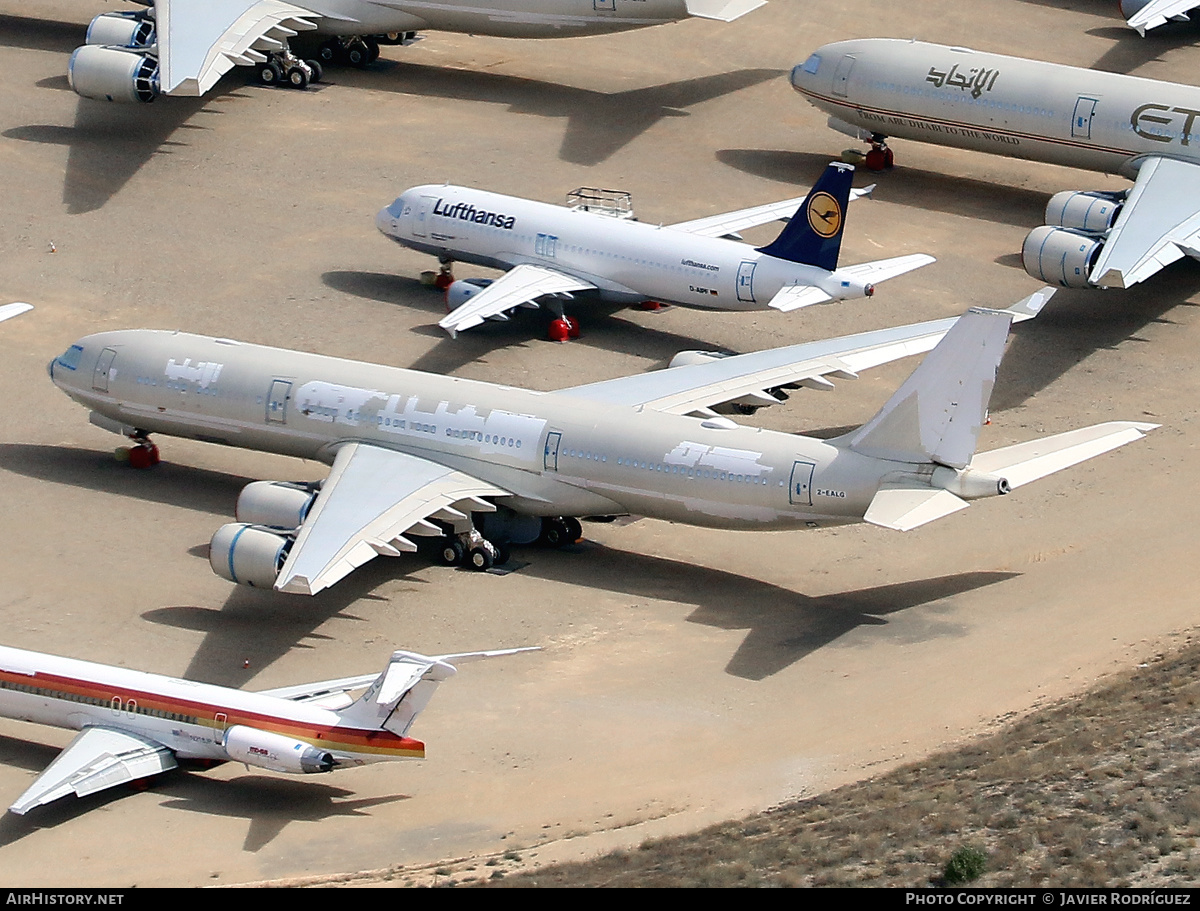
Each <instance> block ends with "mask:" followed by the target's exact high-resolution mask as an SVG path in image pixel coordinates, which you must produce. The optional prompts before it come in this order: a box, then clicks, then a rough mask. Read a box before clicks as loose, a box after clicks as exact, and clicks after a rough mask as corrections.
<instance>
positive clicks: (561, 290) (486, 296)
mask: <svg viewBox="0 0 1200 911" xmlns="http://www.w3.org/2000/svg"><path fill="white" fill-rule="evenodd" d="M595 287H596V286H595V285H593V284H592V283H591V282H586V281H584V280H583V279H579V278H575V277H574V276H573V275H567V274H566V273H565V272H556V271H555V270H554V269H547V268H545V267H543V266H534V265H530V264H528V263H523V264H521V265H519V266H514V267H513V268H512V269H509V270H508V271H507V272H505V273H504V275H502V276H500V278H498V279H496V280H495V281H494V282H492V283H491V284H490V285H488V286H487V287H486V288H483V289H482V290H481V291H479V292H478V293H476V294H474V295H472V296H471V297H469V298H467V300H466V302H465V303H464V304H463V305H462V306H461V307H458V308H457V309H455V310H451V311H450V312H449V313H447V314H446V317H445V319H443V320H442V321H441V322H440V323H438V325H439V326H441V327H442V328H443V329H445V330H446V331H447V332H449V333H450V337H451V338H453V337H454V336H455V335H456V334H458V333H459V332H461V331H462V330H463V329H470V328H471V327H472V326H478V325H479V324H480V323H482V322H483V321H484V320H485V319H487V318H488V317H489V316H499V315H500V314H503V313H506V312H507V311H509V310H511V309H513V307H519V306H521V304H529V303H532V302H534V301H535V300H537V299H538V298H539V297H542V296H543V295H545V294H566V293H568V292H571V291H587V290H591V289H593V288H595Z"/></svg>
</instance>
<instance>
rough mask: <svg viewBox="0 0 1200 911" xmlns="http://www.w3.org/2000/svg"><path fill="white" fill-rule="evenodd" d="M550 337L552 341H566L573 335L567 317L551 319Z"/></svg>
mask: <svg viewBox="0 0 1200 911" xmlns="http://www.w3.org/2000/svg"><path fill="white" fill-rule="evenodd" d="M548 337H549V339H550V341H552V342H565V341H566V340H567V339H568V338H570V337H571V326H570V324H569V323H568V322H567V321H566V320H565V319H556V320H551V321H550V329H549V332H548Z"/></svg>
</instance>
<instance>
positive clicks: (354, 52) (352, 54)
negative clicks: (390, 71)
mask: <svg viewBox="0 0 1200 911" xmlns="http://www.w3.org/2000/svg"><path fill="white" fill-rule="evenodd" d="M368 56H369V54H368V53H367V49H366V47H364V46H363V45H361V44H356V45H353V46H351V47H348V48H346V62H347V63H348V64H350V65H351V66H356V67H359V68H362V67H364V66H366V65H367V64H368V63H370V62H371V61H370V60H368V59H367V57H368Z"/></svg>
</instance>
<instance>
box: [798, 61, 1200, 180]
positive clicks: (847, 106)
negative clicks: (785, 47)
mask: <svg viewBox="0 0 1200 911" xmlns="http://www.w3.org/2000/svg"><path fill="white" fill-rule="evenodd" d="M791 79H792V85H793V87H794V88H795V89H796V90H797V91H798V92H800V93H801V94H802V95H804V97H805V98H807V99H808V100H809V101H810V102H812V104H814V105H815V106H816V107H818V108H820V109H821V110H822V111H825V112H827V113H828V114H830V115H831V116H832V117H834V118H836V119H837V120H839V121H842V122H843V123H845V124H849V125H850V126H852V127H858V128H861V129H864V130H868V131H870V132H872V133H876V134H879V135H881V136H885V137H900V138H903V139H914V140H917V141H920V142H931V143H936V144H938V145H947V146H954V147H957V148H963V149H973V150H975V151H979V152H990V153H992V154H997V155H1008V156H1010V157H1013V158H1025V159H1029V160H1032V161H1044V162H1050V163H1052V164H1061V165H1067V166H1068V167H1075V168H1084V169H1086V170H1091V171H1101V172H1104V173H1109V174H1121V175H1123V176H1125V177H1130V178H1132V177H1133V176H1134V174H1135V173H1136V171H1137V167H1138V165H1139V163H1140V160H1141V159H1142V158H1144V157H1146V156H1155V157H1167V158H1179V159H1183V160H1187V161H1200V121H1198V119H1197V118H1198V117H1200V88H1196V87H1193V86H1189V85H1180V84H1177V83H1171V82H1158V81H1155V80H1152V79H1142V78H1139V77H1136V76H1124V75H1120V74H1117V73H1104V72H1099V71H1097V70H1088V69H1081V68H1079V67H1073V66H1063V65H1061V64H1056V63H1045V62H1043V61H1038V60H1025V59H1023V58H1020V57H1007V56H1003V55H1000V54H986V53H981V52H979V51H973V50H969V49H966V48H956V47H945V46H942V45H937V44H926V43H923V42H919V41H904V40H897V39H890V38H867V39H860V40H854V41H839V42H836V43H834V44H827V45H825V46H824V47H821V48H819V49H818V50H817V51H816V52H814V53H813V54H812V55H811V56H810V57H809V58H808V60H807V61H806V62H805V63H801V64H799V65H798V66H796V67H795V68H794V69H793V70H792V76H791Z"/></svg>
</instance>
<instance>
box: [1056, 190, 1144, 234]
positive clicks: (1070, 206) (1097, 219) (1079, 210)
mask: <svg viewBox="0 0 1200 911" xmlns="http://www.w3.org/2000/svg"><path fill="white" fill-rule="evenodd" d="M1124 203H1125V194H1124V193H1079V192H1076V191H1074V190H1064V191H1063V192H1062V193H1055V194H1054V195H1053V196H1051V197H1050V202H1048V203H1047V204H1046V224H1047V225H1050V226H1051V227H1057V228H1071V229H1072V230H1075V231H1086V232H1088V233H1089V234H1103V233H1104V232H1105V231H1107V230H1109V229H1110V228H1111V227H1112V226H1113V225H1114V224H1115V223H1116V220H1117V216H1118V215H1120V214H1121V207H1122V206H1123V205H1124Z"/></svg>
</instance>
